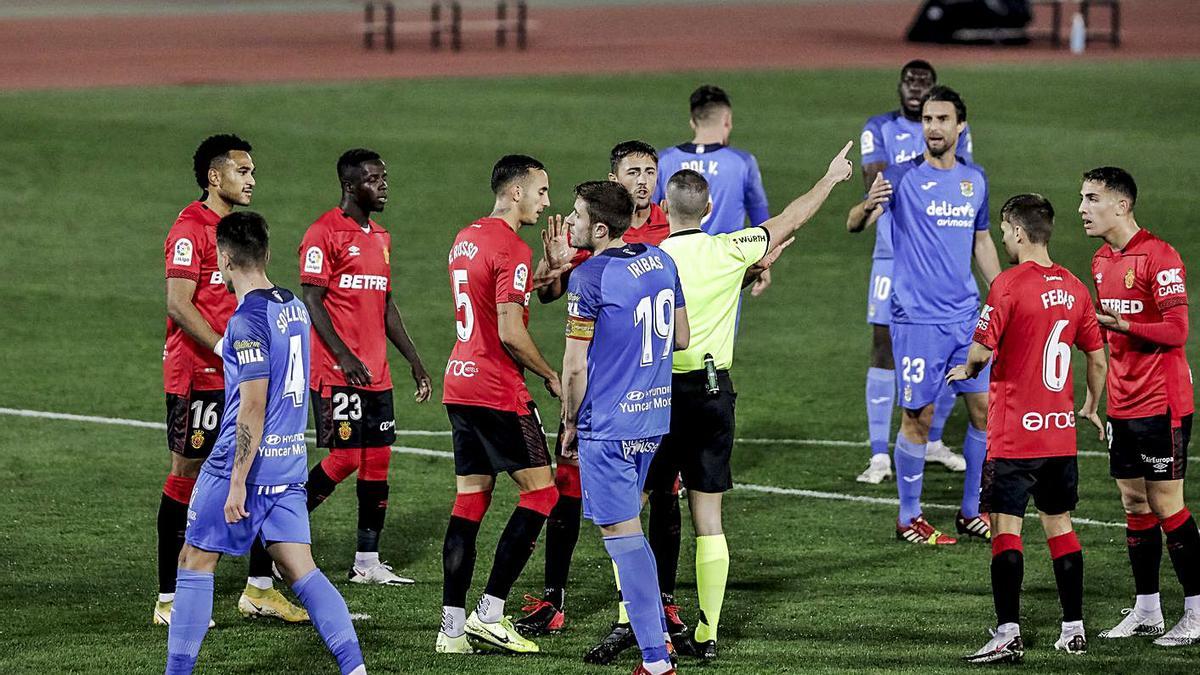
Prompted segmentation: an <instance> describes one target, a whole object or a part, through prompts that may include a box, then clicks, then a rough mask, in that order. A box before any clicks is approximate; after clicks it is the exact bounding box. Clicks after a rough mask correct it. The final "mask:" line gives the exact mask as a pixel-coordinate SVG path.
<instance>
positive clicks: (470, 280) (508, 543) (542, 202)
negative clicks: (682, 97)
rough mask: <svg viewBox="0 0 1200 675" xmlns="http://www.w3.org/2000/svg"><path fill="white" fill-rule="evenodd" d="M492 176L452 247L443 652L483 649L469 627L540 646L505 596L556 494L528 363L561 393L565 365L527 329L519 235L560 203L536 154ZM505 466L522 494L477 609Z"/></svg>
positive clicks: (518, 645) (507, 161)
mask: <svg viewBox="0 0 1200 675" xmlns="http://www.w3.org/2000/svg"><path fill="white" fill-rule="evenodd" d="M491 185H492V192H493V193H494V194H495V197H496V203H495V208H494V209H493V211H492V214H491V215H490V216H488V217H487V218H481V219H479V220H477V221H475V222H474V223H471V224H470V225H468V226H467V227H465V228H463V229H462V231H460V232H459V233H458V236H457V237H456V238H455V240H454V245H453V247H451V249H450V255H449V271H450V289H451V292H452V293H453V295H454V304H455V330H456V332H457V334H458V340H457V341H456V342H455V343H454V349H453V351H452V352H451V354H450V360H449V362H448V363H447V364H446V376H445V382H444V386H445V391H444V395H443V397H442V402H443V403H445V404H446V412H447V415H448V416H449V418H450V426H451V428H452V429H453V437H454V473H455V476H456V478H455V484H456V487H457V493H458V494H457V496H456V497H455V500H454V509H453V511H452V513H451V516H450V524H449V525H448V526H447V528H446V538H445V542H444V544H443V548H442V566H443V579H444V585H443V588H442V625H441V630H440V631H439V632H438V636H437V644H436V647H435V648H436V650H437V651H438V652H442V653H470V652H471V651H473V649H472V647H471V645H470V643H469V642H468V640H467V636H468V635H470V636H471V637H472V638H474V639H475V640H477V641H479V642H482V643H484V644H487V645H490V646H492V647H496V648H500V649H504V650H507V651H512V652H536V651H538V646H537V645H536V644H534V643H533V642H530V641H529V640H527V639H525V638H524V637H522V636H521V635H520V634H519V633H518V632H517V631H516V629H515V628H514V627H513V624H512V622H511V621H510V620H509V619H508V618H507V617H505V616H504V602H505V600H506V598H507V597H508V593H509V591H510V590H512V585H513V583H515V582H516V580H517V577H519V576H520V574H521V570H522V569H524V567H525V564H526V563H527V562H528V561H529V556H530V555H531V554H532V553H533V547H534V543H535V542H536V541H537V537H538V534H539V533H540V532H541V530H542V526H543V525H544V524H545V522H546V517H547V516H548V515H549V514H550V511H551V509H552V508H554V505H555V503H556V502H557V501H558V489H557V488H555V486H554V476H553V475H552V474H551V472H550V453H549V452H548V450H547V449H546V436H545V432H544V431H543V430H542V423H541V419H540V418H539V417H538V412H537V408H536V406H534V404H533V399H532V397H530V395H529V390H528V389H526V387H525V376H524V371H525V370H526V369H528V370H531V371H533V372H534V374H536V375H537V376H538V377H540V378H542V380H543V382H544V383H545V385H546V389H547V390H549V391H550V393H551V394H552V395H553V396H555V397H556V398H557V397H558V396H559V393H560V386H559V380H558V373H557V372H556V371H555V370H554V369H553V368H551V367H550V365H549V364H548V363H546V359H544V358H543V357H542V354H541V352H540V351H539V350H538V348H537V345H536V344H534V342H533V338H532V337H530V335H529V329H528V324H529V296H530V294H531V292H532V291H534V290H535V288H534V286H535V283H534V278H533V275H532V274H531V272H532V258H531V252H530V249H529V246H528V245H526V244H525V242H524V241H522V240H521V238H520V237H518V236H517V230H518V229H520V228H521V226H523V225H525V226H528V225H533V224H535V223H536V222H537V220H538V217H539V216H540V215H541V213H542V211H544V210H545V209H546V208H547V207H548V206H550V197H549V192H550V180H549V178H548V177H547V175H546V171H545V167H544V166H543V165H542V163H541V162H539V161H537V160H536V159H534V158H532V157H527V156H524V155H506V156H504V157H501V158H500V160H499V161H498V162H496V165H495V166H494V167H493V168H492V181H491ZM501 472H506V473H508V474H509V475H510V476H511V477H512V479H513V480H514V481H515V482H516V483H517V487H518V488H519V490H520V499H519V501H518V502H517V507H516V509H515V510H514V511H513V513H512V516H511V517H510V518H509V520H508V524H507V525H506V526H505V528H504V532H503V533H502V534H501V535H500V541H499V543H498V544H497V546H496V557H495V560H494V561H493V563H492V571H491V576H490V577H489V578H488V582H487V587H486V588H485V590H484V593H483V595H482V597H480V599H479V604H478V606H477V607H476V609H475V611H473V612H471V615H470V616H469V617H468V616H466V606H467V605H466V600H467V591H468V590H469V589H470V586H471V576H472V573H473V571H474V566H475V541H476V538H477V537H478V535H479V524H480V521H482V520H483V516H484V514H485V513H486V512H487V508H488V505H489V504H490V503H491V498H492V490H493V489H494V488H495V484H496V474H498V473H501Z"/></svg>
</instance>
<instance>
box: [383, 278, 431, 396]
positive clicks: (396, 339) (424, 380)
mask: <svg viewBox="0 0 1200 675" xmlns="http://www.w3.org/2000/svg"><path fill="white" fill-rule="evenodd" d="M384 329H385V330H386V331H387V336H388V340H391V342H392V344H394V345H396V349H397V350H398V351H399V352H400V354H401V355H402V356H404V358H405V359H406V360H407V361H408V365H409V366H411V368H412V377H413V382H415V383H416V385H417V391H416V392H415V393H414V394H413V397H414V398H415V399H416V400H417V403H424V402H426V401H428V400H429V397H430V395H432V394H433V380H432V379H430V377H429V372H428V371H426V370H425V364H424V363H422V362H421V355H420V354H418V353H417V346H416V345H415V344H413V341H412V338H411V337H409V335H408V330H407V329H406V328H405V327H404V317H402V316H400V310H399V309H398V308H397V307H396V303H395V302H394V301H393V300H392V292H391V291H388V292H387V310H386V315H385V316H384Z"/></svg>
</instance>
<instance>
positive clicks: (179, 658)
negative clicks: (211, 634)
mask: <svg viewBox="0 0 1200 675" xmlns="http://www.w3.org/2000/svg"><path fill="white" fill-rule="evenodd" d="M212 607H213V575H212V572H193V571H192V570H185V569H183V568H180V569H179V574H178V575H177V576H176V578H175V604H174V605H172V606H171V627H170V629H169V630H168V632H167V671H166V672H167V675H188V673H191V672H192V668H195V667H196V656H197V655H198V654H199V653H200V643H201V642H204V634H205V633H207V632H208V622H209V620H210V619H212Z"/></svg>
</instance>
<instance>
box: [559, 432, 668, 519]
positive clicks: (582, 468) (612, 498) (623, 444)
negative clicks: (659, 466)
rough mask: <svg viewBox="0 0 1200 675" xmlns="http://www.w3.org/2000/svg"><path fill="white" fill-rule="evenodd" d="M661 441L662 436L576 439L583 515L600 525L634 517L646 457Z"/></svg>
mask: <svg viewBox="0 0 1200 675" xmlns="http://www.w3.org/2000/svg"><path fill="white" fill-rule="evenodd" d="M661 444H662V436H651V437H650V438H642V439H639V440H635V441H594V440H585V439H582V438H581V439H579V480H580V483H582V485H583V515H584V517H585V518H587V519H588V520H591V521H592V522H593V523H595V524H597V525H600V526H606V525H615V524H617V523H622V522H625V521H626V520H632V519H634V518H637V517H638V516H639V515H640V514H641V512H642V488H643V487H645V485H646V474H647V473H649V472H650V461H651V460H653V459H654V453H655V451H657V450H658V446H659V445H661Z"/></svg>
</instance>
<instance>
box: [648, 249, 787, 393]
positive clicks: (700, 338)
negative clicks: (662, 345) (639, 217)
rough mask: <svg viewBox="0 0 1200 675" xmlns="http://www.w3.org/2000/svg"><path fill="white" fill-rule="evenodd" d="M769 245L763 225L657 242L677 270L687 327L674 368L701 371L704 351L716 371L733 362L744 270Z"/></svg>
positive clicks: (762, 254) (685, 371)
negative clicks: (688, 333) (687, 339)
mask: <svg viewBox="0 0 1200 675" xmlns="http://www.w3.org/2000/svg"><path fill="white" fill-rule="evenodd" d="M770 243H771V235H770V234H769V233H768V232H767V230H766V229H765V228H762V227H749V228H746V229H744V230H740V231H738V232H730V233H727V234H718V235H709V234H705V233H704V232H703V231H701V230H699V229H694V230H683V231H682V232H676V233H674V234H672V235H671V236H669V237H667V238H666V240H664V241H663V243H662V244H660V245H659V247H660V248H662V250H664V251H666V252H667V253H668V254H669V255H670V256H671V258H673V259H674V260H675V265H676V267H678V268H679V284H680V286H681V287H682V289H683V297H684V298H685V299H686V300H687V314H688V326H689V327H690V329H691V342H690V343H689V345H688V348H687V349H685V350H683V351H678V352H675V360H674V363H673V366H672V369H671V370H672V372H675V373H689V372H692V371H695V370H702V369H703V368H704V355H705V354H712V355H713V361H715V363H716V366H717V369H718V370H726V369H728V368H729V367H730V366H732V365H733V336H734V333H735V332H736V329H737V314H738V300H739V296H740V295H741V291H742V280H743V279H744V278H745V275H746V270H747V269H748V268H749V267H750V266H751V265H753V264H754V263H756V262H758V261H759V260H761V259H762V257H763V256H764V255H766V254H767V248H768V247H769V245H770Z"/></svg>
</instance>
